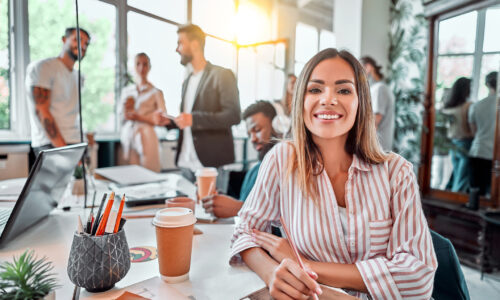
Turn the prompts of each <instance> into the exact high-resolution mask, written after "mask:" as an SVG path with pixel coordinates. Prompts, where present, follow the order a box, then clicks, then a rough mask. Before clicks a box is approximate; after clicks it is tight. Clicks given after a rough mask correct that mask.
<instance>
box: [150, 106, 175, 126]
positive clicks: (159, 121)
mask: <svg viewBox="0 0 500 300" xmlns="http://www.w3.org/2000/svg"><path fill="white" fill-rule="evenodd" d="M171 122H172V121H171V120H170V119H169V118H167V117H166V116H165V112H164V111H161V110H157V111H155V112H154V113H153V123H154V125H156V126H166V125H169V124H170V123H171Z"/></svg>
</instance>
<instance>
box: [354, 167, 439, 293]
mask: <svg viewBox="0 0 500 300" xmlns="http://www.w3.org/2000/svg"><path fill="white" fill-rule="evenodd" d="M395 176H396V177H395V178H394V180H391V194H392V201H391V210H392V215H393V220H394V221H393V227H392V232H391V234H390V238H389V242H388V247H387V252H386V255H385V256H378V257H374V258H371V259H368V260H363V261H358V262H357V263H356V266H357V268H358V270H359V272H360V273H361V276H362V278H363V281H364V283H365V285H366V287H367V288H368V291H369V292H370V295H371V296H372V298H373V299H402V298H405V299H409V298H411V299H429V298H430V297H431V295H432V290H433V283H434V274H435V272H436V268H437V260H436V254H435V253H434V247H433V245H432V239H431V235H430V231H429V227H428V225H427V221H426V219H425V216H424V213H423V211H422V204H421V201H420V195H419V190H418V185H417V181H416V178H415V174H414V173H413V170H412V166H411V164H410V163H406V164H404V165H403V166H402V167H401V169H400V170H399V172H397V174H396V175H395Z"/></svg>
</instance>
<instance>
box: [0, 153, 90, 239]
mask: <svg viewBox="0 0 500 300" xmlns="http://www.w3.org/2000/svg"><path fill="white" fill-rule="evenodd" d="M86 146H87V145H86V144H77V145H72V146H67V147H61V148H55V149H50V150H45V151H42V152H40V154H39V155H38V157H37V159H36V161H35V164H34V165H33V167H32V168H31V171H30V175H29V177H28V179H27V180H26V184H25V185H24V188H23V190H22V192H21V194H20V195H19V199H18V200H17V202H16V205H15V207H14V209H13V211H12V213H11V215H10V218H9V221H8V222H7V224H6V226H5V229H4V231H3V232H2V235H1V239H0V243H3V242H5V240H6V239H10V238H13V237H14V236H16V235H17V234H19V233H21V232H22V231H23V230H25V229H26V228H28V227H30V226H32V225H33V224H35V223H36V222H38V221H39V220H41V219H42V218H44V217H46V216H47V215H48V214H49V213H50V211H51V210H52V209H53V208H54V207H56V206H57V203H58V201H59V200H60V199H61V197H62V196H63V193H64V191H65V190H66V187H67V185H68V183H69V181H70V180H71V176H72V175H73V172H74V170H75V167H76V166H77V164H78V162H79V160H80V159H81V157H82V155H83V152H84V150H85V147H86Z"/></svg>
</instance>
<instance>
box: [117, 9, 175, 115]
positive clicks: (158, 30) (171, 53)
mask: <svg viewBox="0 0 500 300" xmlns="http://www.w3.org/2000/svg"><path fill="white" fill-rule="evenodd" d="M127 22H128V24H127V39H128V48H127V49H128V72H130V75H132V77H134V76H135V71H134V70H135V67H134V59H135V55H136V54H137V53H140V52H145V53H146V54H147V55H148V56H149V57H150V59H151V71H150V73H149V81H150V82H151V83H152V84H153V85H155V86H156V87H157V88H159V89H160V90H162V92H163V95H164V97H165V105H166V107H167V110H168V113H169V114H171V115H177V114H178V113H179V108H180V103H181V86H182V80H183V79H184V78H183V75H184V67H183V66H182V65H181V64H180V56H179V54H177V52H175V49H176V46H177V26H175V25H173V24H170V23H167V22H163V21H160V20H158V19H154V18H151V17H147V16H145V15H141V14H138V13H135V12H129V13H128V15H127ZM145 32H147V33H148V34H144V33H145ZM151 37H156V38H154V39H152V38H151Z"/></svg>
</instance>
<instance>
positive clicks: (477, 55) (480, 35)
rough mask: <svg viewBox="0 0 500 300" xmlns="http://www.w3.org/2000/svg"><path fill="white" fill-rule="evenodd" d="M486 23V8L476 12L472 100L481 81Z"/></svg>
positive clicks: (474, 98)
mask: <svg viewBox="0 0 500 300" xmlns="http://www.w3.org/2000/svg"><path fill="white" fill-rule="evenodd" d="M485 23H486V9H481V10H479V11H478V14H477V26H476V45H475V47H476V49H475V51H474V63H473V68H472V88H471V99H472V100H473V101H475V100H478V99H477V93H478V91H479V84H480V82H481V81H482V78H480V77H481V60H482V57H483V44H484V28H485Z"/></svg>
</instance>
